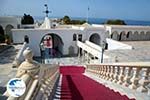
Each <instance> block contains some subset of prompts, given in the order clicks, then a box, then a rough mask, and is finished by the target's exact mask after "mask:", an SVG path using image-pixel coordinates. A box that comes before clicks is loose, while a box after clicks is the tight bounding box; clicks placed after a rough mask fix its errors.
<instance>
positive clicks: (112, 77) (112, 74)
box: [109, 66, 115, 81]
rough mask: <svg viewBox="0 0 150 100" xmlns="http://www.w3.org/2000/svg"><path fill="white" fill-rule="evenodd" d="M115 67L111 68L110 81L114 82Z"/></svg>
mask: <svg viewBox="0 0 150 100" xmlns="http://www.w3.org/2000/svg"><path fill="white" fill-rule="evenodd" d="M114 73H115V66H111V72H110V79H109V80H110V81H113V80H114Z"/></svg>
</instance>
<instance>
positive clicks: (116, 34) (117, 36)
mask: <svg viewBox="0 0 150 100" xmlns="http://www.w3.org/2000/svg"><path fill="white" fill-rule="evenodd" d="M111 38H112V39H114V40H119V34H118V32H117V31H114V32H113V33H112V34H111Z"/></svg>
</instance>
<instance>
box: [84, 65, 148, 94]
mask: <svg viewBox="0 0 150 100" xmlns="http://www.w3.org/2000/svg"><path fill="white" fill-rule="evenodd" d="M86 70H87V71H86V72H89V73H91V74H94V75H96V76H98V77H99V78H103V79H106V80H108V81H111V82H114V83H117V84H120V85H123V86H126V87H128V88H130V89H136V90H137V91H139V92H148V91H150V90H148V88H147V86H148V84H150V80H149V79H150V76H149V75H150V65H147V64H145V65H140V64H138V65H136V64H134V65H132V64H121V63H116V64H113V65H112V64H99V65H91V64H89V65H87V68H86ZM94 70H95V71H94ZM148 93H149V92H148Z"/></svg>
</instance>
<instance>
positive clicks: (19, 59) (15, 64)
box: [13, 42, 28, 67]
mask: <svg viewBox="0 0 150 100" xmlns="http://www.w3.org/2000/svg"><path fill="white" fill-rule="evenodd" d="M27 46H28V45H27V43H26V42H24V44H23V45H22V47H21V49H20V50H19V52H18V54H17V55H16V57H15V59H14V61H13V67H19V65H20V64H21V63H22V62H23V61H24V57H23V51H24V50H25V49H26V48H27Z"/></svg>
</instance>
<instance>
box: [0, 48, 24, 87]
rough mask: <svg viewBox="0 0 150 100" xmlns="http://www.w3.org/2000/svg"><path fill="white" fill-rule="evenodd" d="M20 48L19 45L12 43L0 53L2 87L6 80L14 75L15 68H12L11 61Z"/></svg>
mask: <svg viewBox="0 0 150 100" xmlns="http://www.w3.org/2000/svg"><path fill="white" fill-rule="evenodd" d="M20 48H21V45H14V46H12V47H11V48H9V49H6V50H5V51H4V52H2V53H0V86H1V87H4V86H5V85H6V83H7V82H8V80H9V79H10V78H12V77H14V76H15V74H16V69H15V68H12V62H13V60H14V58H15V56H16V54H17V52H18V50H19V49H20Z"/></svg>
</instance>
